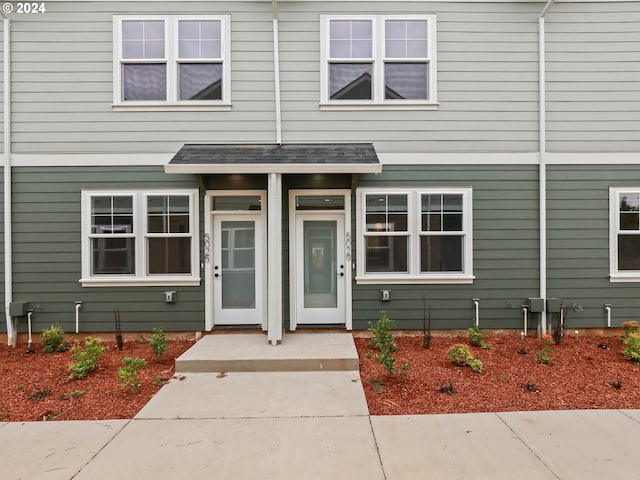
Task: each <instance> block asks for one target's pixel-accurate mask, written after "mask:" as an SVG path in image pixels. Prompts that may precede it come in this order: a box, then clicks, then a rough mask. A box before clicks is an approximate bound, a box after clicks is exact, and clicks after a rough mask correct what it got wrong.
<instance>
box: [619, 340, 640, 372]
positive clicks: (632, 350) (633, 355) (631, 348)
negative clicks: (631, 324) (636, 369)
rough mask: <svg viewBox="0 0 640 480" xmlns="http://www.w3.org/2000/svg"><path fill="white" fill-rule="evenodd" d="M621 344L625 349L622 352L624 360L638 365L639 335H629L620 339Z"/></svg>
mask: <svg viewBox="0 0 640 480" xmlns="http://www.w3.org/2000/svg"><path fill="white" fill-rule="evenodd" d="M622 344H623V345H624V346H625V348H624V349H623V350H622V355H624V358H626V359H627V360H629V361H630V362H633V363H635V364H637V365H640V333H635V332H633V333H629V334H628V335H624V336H623V337H622Z"/></svg>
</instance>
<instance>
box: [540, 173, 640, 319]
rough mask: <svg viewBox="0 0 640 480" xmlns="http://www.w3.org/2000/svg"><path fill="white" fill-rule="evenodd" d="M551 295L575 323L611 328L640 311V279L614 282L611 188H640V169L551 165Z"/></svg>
mask: <svg viewBox="0 0 640 480" xmlns="http://www.w3.org/2000/svg"><path fill="white" fill-rule="evenodd" d="M548 178H549V182H548V187H547V188H548V193H549V194H548V201H547V209H548V212H547V218H548V226H549V230H548V243H547V247H548V267H547V268H548V274H549V275H548V276H549V280H548V296H549V297H555V298H561V299H563V302H564V304H565V305H567V306H569V307H571V306H574V304H575V307H576V308H575V309H571V308H570V310H569V314H568V315H569V316H568V319H567V322H568V325H569V328H571V327H572V326H580V327H597V328H602V327H605V326H606V316H605V310H604V304H605V303H607V304H611V305H612V307H613V308H612V314H613V319H612V324H613V326H620V325H621V324H622V322H624V321H626V320H635V319H638V317H639V315H640V286H639V284H638V283H611V282H610V281H609V187H622V186H632V187H638V188H640V168H639V167H638V166H633V165H631V166H629V165H607V166H605V165H597V166H592V165H586V166H552V167H549V169H548Z"/></svg>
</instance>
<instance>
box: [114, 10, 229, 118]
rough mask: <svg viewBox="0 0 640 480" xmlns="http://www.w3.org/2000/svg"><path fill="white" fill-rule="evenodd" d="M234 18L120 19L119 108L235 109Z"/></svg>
mask: <svg viewBox="0 0 640 480" xmlns="http://www.w3.org/2000/svg"><path fill="white" fill-rule="evenodd" d="M228 24H229V17H228V16H217V17H212V16H203V17H176V16H161V17H159V16H149V17H114V83H115V85H114V97H115V98H114V105H115V106H125V105H126V106H142V107H150V106H154V107H157V106H161V107H162V106H172V105H179V106H190V107H202V106H206V107H215V106H227V107H228V105H229V103H230V86H229V72H230V68H229V50H228V49H229V28H228Z"/></svg>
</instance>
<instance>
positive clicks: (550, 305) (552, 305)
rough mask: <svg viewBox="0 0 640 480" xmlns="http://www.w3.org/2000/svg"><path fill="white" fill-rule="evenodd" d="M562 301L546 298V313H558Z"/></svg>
mask: <svg viewBox="0 0 640 480" xmlns="http://www.w3.org/2000/svg"><path fill="white" fill-rule="evenodd" d="M561 309H562V300H561V299H559V298H547V312H550V313H560V310H561Z"/></svg>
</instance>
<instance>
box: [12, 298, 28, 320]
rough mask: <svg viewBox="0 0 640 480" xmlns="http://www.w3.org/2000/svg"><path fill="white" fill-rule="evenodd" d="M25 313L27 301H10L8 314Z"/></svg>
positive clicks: (21, 314) (18, 314)
mask: <svg viewBox="0 0 640 480" xmlns="http://www.w3.org/2000/svg"><path fill="white" fill-rule="evenodd" d="M26 314H27V302H11V303H10V304H9V315H10V316H12V317H24V316H25V315H26Z"/></svg>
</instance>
